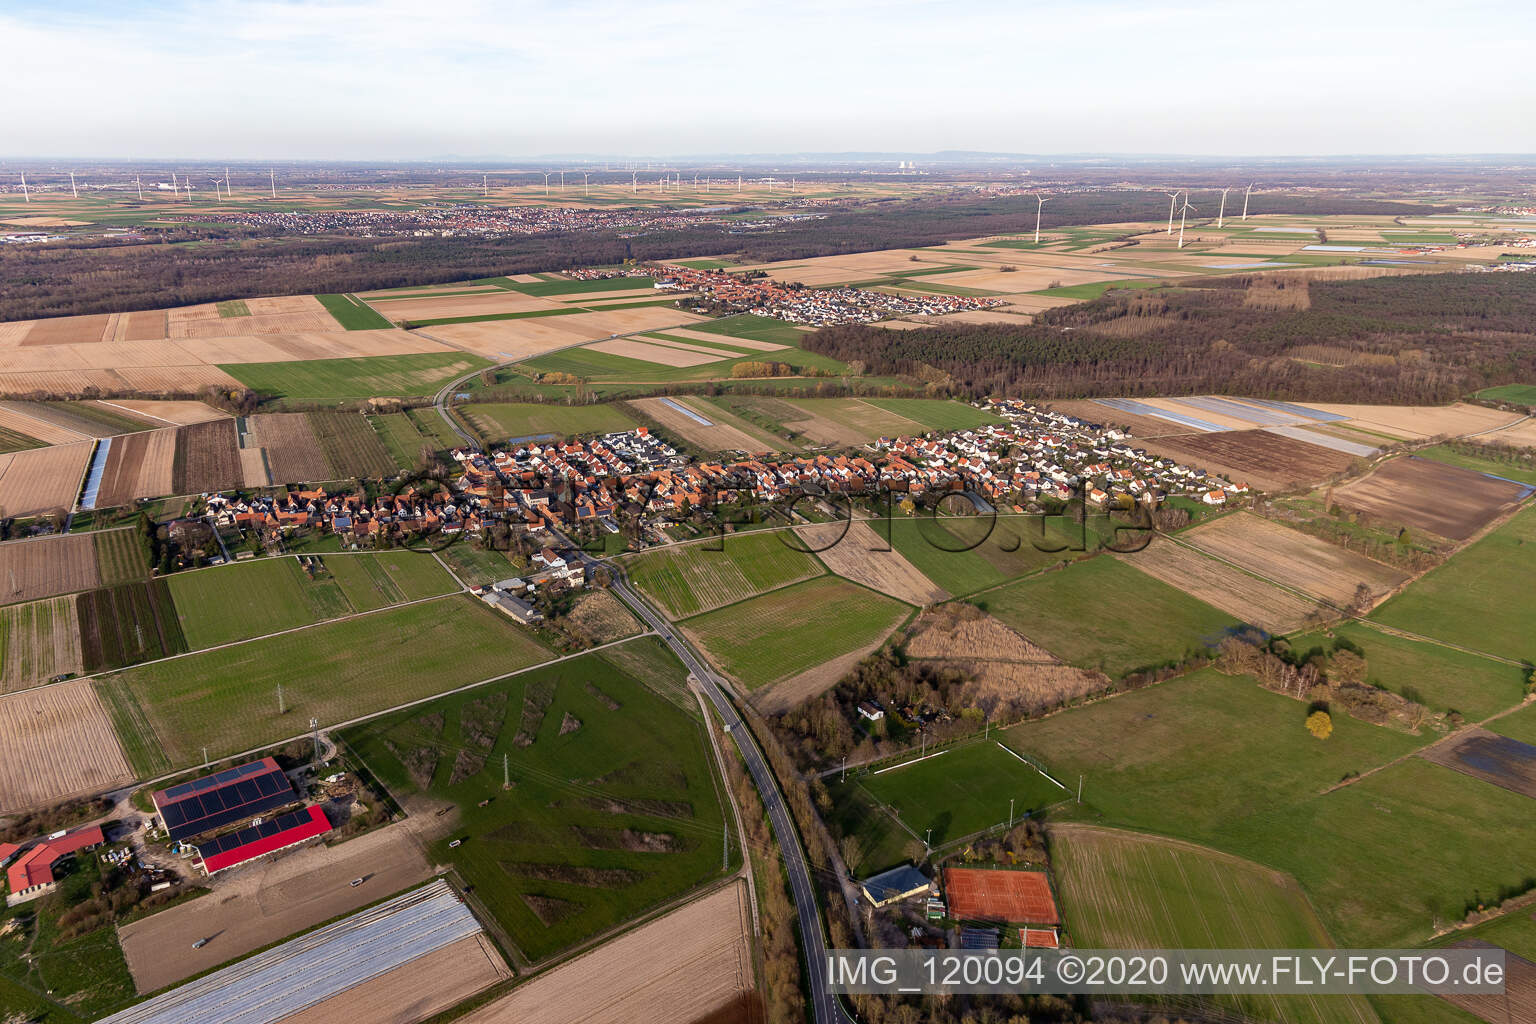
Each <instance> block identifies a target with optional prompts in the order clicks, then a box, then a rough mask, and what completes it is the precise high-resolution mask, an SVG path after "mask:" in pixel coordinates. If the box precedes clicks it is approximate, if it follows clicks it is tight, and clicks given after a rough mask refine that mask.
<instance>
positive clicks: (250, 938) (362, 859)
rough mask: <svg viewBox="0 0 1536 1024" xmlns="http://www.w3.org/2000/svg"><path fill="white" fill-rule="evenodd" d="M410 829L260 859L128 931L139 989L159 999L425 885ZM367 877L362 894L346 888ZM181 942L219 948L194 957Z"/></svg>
mask: <svg viewBox="0 0 1536 1024" xmlns="http://www.w3.org/2000/svg"><path fill="white" fill-rule="evenodd" d="M410 829H411V827H410V826H409V825H406V824H396V825H392V826H389V827H386V828H382V829H379V830H377V831H374V832H370V833H368V834H366V835H362V836H358V837H357V838H356V839H349V840H347V842H345V843H342V844H340V845H337V846H307V847H304V848H303V849H299V850H295V851H292V852H291V853H287V854H284V855H283V856H282V857H280V858H278V859H270V858H267V859H263V860H261V861H258V862H256V863H254V864H251V865H248V866H245V867H242V868H241V869H239V870H238V871H235V872H231V873H229V874H227V875H224V876H222V878H221V882H220V885H219V888H218V890H217V891H216V892H215V893H213V894H212V895H209V896H205V897H202V898H200V899H196V900H192V901H190V902H187V903H180V904H177V905H176V906H174V907H171V908H169V909H167V910H163V911H161V912H159V913H157V914H152V915H150V916H149V917H145V918H141V919H139V920H137V921H134V922H132V923H130V924H127V925H124V926H123V927H122V928H121V929H120V930H119V932H118V935H119V938H120V940H121V942H122V947H123V955H124V957H125V958H126V960H127V961H128V969H129V970H130V971H132V972H133V980H134V984H135V985H136V987H137V988H138V990H139V992H140V993H141V994H143V993H146V992H154V991H156V990H158V989H162V988H164V987H165V986H167V985H173V984H175V983H176V982H178V981H181V980H183V979H185V978H190V977H191V976H192V975H194V974H201V973H203V972H204V971H207V970H211V969H213V968H214V967H217V966H218V965H219V964H221V963H224V962H226V961H228V960H232V959H234V958H235V957H238V956H244V955H245V954H246V953H250V952H252V951H254V950H258V949H263V948H265V947H267V946H270V945H271V944H272V943H274V942H277V941H279V940H281V939H285V938H287V937H288V936H290V935H292V934H294V933H295V932H299V931H303V930H305V929H308V928H313V927H315V926H316V925H319V924H323V923H324V922H326V921H330V920H333V919H335V918H337V917H339V916H340V915H342V914H347V913H351V912H352V911H354V910H357V909H358V908H360V907H363V906H365V905H367V904H369V903H372V902H374V901H375V900H377V899H379V898H380V897H382V896H384V895H387V894H390V893H396V892H400V891H401V890H403V889H408V888H410V887H411V886H413V885H416V884H418V883H420V882H423V881H426V880H427V879H428V878H430V877H431V875H432V868H431V865H429V864H428V863H427V859H426V857H425V856H424V854H423V852H422V849H421V844H420V841H419V840H418V839H417V838H416V835H415V833H414V832H412V831H411V830H410ZM364 876H366V878H367V881H366V882H365V883H364V884H362V885H360V886H357V887H355V888H354V887H352V886H349V885H348V884H347V883H348V882H350V881H351V880H352V879H354V878H360V877H364ZM184 935H217V936H218V937H219V940H218V941H217V942H210V943H209V944H208V945H206V946H204V947H203V948H202V949H192V948H190V944H187V943H183V942H182V941H181V937H182V936H184ZM321 1005H325V1004H321ZM333 1019H354V1020H368V1021H372V1020H373V1017H371V1016H368V1017H362V1018H346V1017H342V1018H333Z"/></svg>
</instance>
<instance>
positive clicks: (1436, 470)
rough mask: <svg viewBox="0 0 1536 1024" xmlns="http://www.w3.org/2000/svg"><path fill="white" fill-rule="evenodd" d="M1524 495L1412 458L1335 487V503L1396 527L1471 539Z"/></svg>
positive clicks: (1511, 486)
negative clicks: (1400, 526)
mask: <svg viewBox="0 0 1536 1024" xmlns="http://www.w3.org/2000/svg"><path fill="white" fill-rule="evenodd" d="M1525 493H1526V488H1525V487H1524V486H1522V485H1520V484H1517V483H1511V482H1510V481H1508V480H1496V479H1494V478H1493V477H1491V476H1485V475H1483V474H1482V473H1479V472H1477V471H1476V470H1471V469H1463V468H1462V467H1460V466H1451V465H1447V464H1446V463H1443V462H1435V461H1434V460H1432V459H1421V458H1417V457H1414V456H1409V457H1407V458H1401V459H1393V460H1391V461H1390V462H1386V463H1383V464H1382V465H1381V466H1380V467H1379V468H1378V469H1377V470H1376V471H1375V472H1373V473H1371V474H1369V475H1368V476H1364V477H1361V478H1360V479H1359V480H1352V481H1350V482H1349V483H1347V484H1345V485H1344V486H1343V487H1335V488H1334V489H1333V502H1334V503H1335V504H1337V505H1341V506H1343V507H1344V508H1349V509H1354V510H1355V511H1357V512H1364V513H1365V514H1366V515H1368V516H1370V517H1371V518H1372V519H1375V520H1378V521H1381V522H1384V523H1389V524H1392V525H1394V526H1396V525H1402V526H1407V527H1410V528H1412V529H1415V530H1427V531H1429V532H1430V533H1436V534H1439V535H1440V536H1442V537H1446V538H1448V539H1450V540H1466V539H1467V538H1468V537H1471V536H1472V535H1473V534H1475V533H1476V532H1477V531H1478V530H1481V529H1482V528H1483V527H1484V526H1486V525H1487V524H1488V523H1489V522H1491V521H1492V520H1493V519H1494V517H1496V516H1497V515H1498V514H1499V513H1500V512H1502V511H1504V510H1505V509H1507V508H1509V507H1510V506H1512V505H1513V504H1514V503H1515V502H1517V501H1519V500H1520V498H1521V497H1522V496H1523V495H1524V494H1525Z"/></svg>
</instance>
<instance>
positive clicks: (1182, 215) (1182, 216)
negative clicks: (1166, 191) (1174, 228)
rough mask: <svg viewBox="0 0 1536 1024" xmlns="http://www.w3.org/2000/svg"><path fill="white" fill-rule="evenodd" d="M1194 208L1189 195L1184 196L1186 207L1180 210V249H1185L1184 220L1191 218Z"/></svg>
mask: <svg viewBox="0 0 1536 1024" xmlns="http://www.w3.org/2000/svg"><path fill="white" fill-rule="evenodd" d="M1193 209H1194V207H1193V206H1190V205H1189V194H1188V193H1185V195H1184V205H1183V206H1182V207H1181V208H1180V209H1179V248H1180V249H1182V248H1184V220H1185V218H1187V217H1188V216H1189V211H1190V210H1193Z"/></svg>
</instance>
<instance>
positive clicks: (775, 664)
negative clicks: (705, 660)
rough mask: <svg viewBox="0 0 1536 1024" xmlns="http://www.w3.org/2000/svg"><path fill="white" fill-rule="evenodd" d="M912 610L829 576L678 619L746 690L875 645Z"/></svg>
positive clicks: (891, 599) (898, 602)
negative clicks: (687, 618) (684, 619)
mask: <svg viewBox="0 0 1536 1024" xmlns="http://www.w3.org/2000/svg"><path fill="white" fill-rule="evenodd" d="M911 612H912V607H911V606H910V605H906V604H903V603H901V602H900V601H897V600H896V599H894V598H890V597H886V596H885V595H883V594H877V593H875V592H874V591H872V590H866V589H864V588H863V587H860V586H856V585H855V584H852V583H848V582H845V581H843V580H841V579H838V578H836V577H826V578H824V579H815V580H809V581H807V582H804V583H797V584H795V585H794V586H791V587H784V588H781V589H779V590H775V591H773V592H771V593H768V594H764V595H762V596H761V597H754V598H752V599H751V600H749V601H742V602H740V603H739V604H734V605H731V606H730V607H728V608H721V609H718V610H716V611H712V612H707V613H705V614H703V615H699V616H696V617H694V618H691V619H689V620H687V622H686V623H685V624H684V625H685V628H686V629H687V630H688V632H689V633H690V634H692V635H693V636H695V637H697V638H698V639H699V641H700V642H701V643H702V644H703V645H704V648H705V649H706V650H707V651H708V652H709V654H710V656H711V657H712V658H713V659H714V660H715V661H716V662H717V663H718V664H719V665H720V666H721V667H722V668H724V669H725V671H726V672H728V673H730V674H731V675H732V676H735V677H736V678H737V679H739V680H741V682H742V683H743V684H744V685H745V686H746V687H748V688H749V689H756V688H758V687H760V686H766V685H768V684H769V683H772V682H776V681H777V680H780V679H787V678H789V677H790V676H793V675H797V674H799V673H801V672H804V671H806V670H808V669H811V668H814V667H816V666H818V665H821V664H824V663H825V662H827V661H830V660H832V659H833V658H836V657H838V656H840V655H843V654H846V653H848V652H849V651H856V650H858V649H860V648H862V647H866V646H868V645H869V644H873V643H877V642H878V641H879V640H880V639H881V638H883V637H885V636H887V635H889V633H890V632H891V630H893V629H895V628H896V627H897V626H898V625H900V624H901V622H902V620H903V619H905V618H906V617H907V616H908V615H909V614H910V613H911Z"/></svg>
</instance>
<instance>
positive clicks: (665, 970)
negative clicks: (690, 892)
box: [464, 882, 754, 1024]
mask: <svg viewBox="0 0 1536 1024" xmlns="http://www.w3.org/2000/svg"><path fill="white" fill-rule="evenodd" d="M750 927H751V926H750V920H749V915H748V910H747V900H746V887H745V885H744V884H743V883H740V882H733V883H732V884H730V885H727V886H726V887H724V888H723V889H719V890H717V891H716V892H713V893H711V894H710V895H708V896H703V897H700V898H699V899H697V900H694V901H693V902H692V903H689V904H688V905H686V906H684V907H681V908H679V909H677V910H674V911H672V912H671V913H670V914H667V915H665V916H663V917H660V918H657V919H656V920H655V921H651V922H649V923H647V924H645V925H642V926H641V927H639V928H636V929H635V930H634V931H631V932H629V933H627V934H625V935H622V936H620V937H619V938H617V939H614V940H612V941H611V942H606V943H604V944H603V945H601V946H599V947H598V948H597V949H595V950H593V951H592V952H590V953H586V954H583V955H582V956H580V957H578V958H576V959H575V960H572V961H570V962H569V963H566V964H562V965H561V966H559V967H557V968H555V969H554V970H552V971H550V972H549V973H547V974H545V975H542V976H541V977H539V978H536V979H535V980H533V981H531V982H529V983H528V984H526V985H521V986H519V987H518V988H517V989H515V990H514V991H513V992H512V993H511V994H510V995H508V996H505V997H503V998H502V999H499V1000H497V1001H496V1002H494V1003H491V1004H490V1005H488V1006H486V1007H484V1008H482V1009H480V1010H477V1011H476V1012H474V1013H472V1014H470V1015H469V1016H468V1017H466V1018H464V1022H465V1024H605V1022H612V1021H624V1022H626V1024H687V1022H689V1021H695V1020H699V1019H701V1018H704V1017H707V1016H708V1015H709V1014H711V1013H713V1012H714V1011H716V1010H719V1009H721V1008H722V1007H726V1006H729V1005H731V1004H732V1003H733V1002H734V1001H736V1000H737V999H738V998H739V997H741V996H742V995H743V994H745V993H749V992H751V991H752V988H753V984H754V981H753V969H752V949H751V944H750V940H749V938H748V935H749V933H750ZM594 978H601V979H603V980H602V984H593V979H594Z"/></svg>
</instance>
